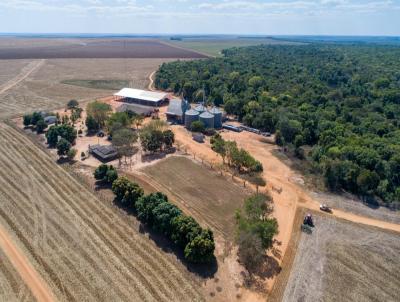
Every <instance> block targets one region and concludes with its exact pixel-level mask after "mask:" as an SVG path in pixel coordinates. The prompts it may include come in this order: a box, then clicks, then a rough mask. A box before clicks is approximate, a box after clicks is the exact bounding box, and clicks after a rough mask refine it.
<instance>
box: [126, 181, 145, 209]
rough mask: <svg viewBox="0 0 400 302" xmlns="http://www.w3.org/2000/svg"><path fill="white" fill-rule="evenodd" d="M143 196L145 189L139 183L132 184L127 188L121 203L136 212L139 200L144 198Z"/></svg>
mask: <svg viewBox="0 0 400 302" xmlns="http://www.w3.org/2000/svg"><path fill="white" fill-rule="evenodd" d="M143 195H144V191H143V189H142V188H141V187H140V186H139V185H138V184H137V183H134V182H130V183H128V184H127V186H126V191H125V194H124V196H123V198H122V200H121V201H122V203H124V204H126V205H127V206H128V207H130V208H132V209H134V210H136V202H137V201H138V200H139V198H141V197H143Z"/></svg>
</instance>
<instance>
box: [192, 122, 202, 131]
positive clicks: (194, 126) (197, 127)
mask: <svg viewBox="0 0 400 302" xmlns="http://www.w3.org/2000/svg"><path fill="white" fill-rule="evenodd" d="M205 129H206V128H205V126H204V123H203V122H201V121H194V122H193V123H192V124H191V125H190V131H193V132H204V130H205Z"/></svg>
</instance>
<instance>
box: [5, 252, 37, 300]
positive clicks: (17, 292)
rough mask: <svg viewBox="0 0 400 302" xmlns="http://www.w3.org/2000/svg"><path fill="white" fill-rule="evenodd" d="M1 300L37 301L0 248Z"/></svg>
mask: <svg viewBox="0 0 400 302" xmlns="http://www.w3.org/2000/svg"><path fill="white" fill-rule="evenodd" d="M0 263H1V266H0V300H1V301H25V302H31V301H36V300H35V298H34V297H33V295H32V293H31V291H30V290H29V288H28V287H27V286H26V285H25V283H24V282H23V281H22V280H21V277H20V275H19V274H18V272H17V271H16V270H15V269H14V266H13V265H12V264H11V262H10V261H9V260H8V258H7V256H6V255H5V254H4V253H3V251H2V250H1V249H0Z"/></svg>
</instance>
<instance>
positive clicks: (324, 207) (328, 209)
mask: <svg viewBox="0 0 400 302" xmlns="http://www.w3.org/2000/svg"><path fill="white" fill-rule="evenodd" d="M319 209H320V210H321V211H324V212H327V213H332V209H331V208H330V207H328V206H327V205H326V204H321V205H320V206H319Z"/></svg>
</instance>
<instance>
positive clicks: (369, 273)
mask: <svg viewBox="0 0 400 302" xmlns="http://www.w3.org/2000/svg"><path fill="white" fill-rule="evenodd" d="M315 223H316V227H315V228H314V230H313V233H312V234H302V235H301V240H300V243H299V246H298V250H297V254H296V258H295V261H294V265H293V267H292V272H291V274H290V278H289V282H288V284H287V286H286V290H285V293H284V299H283V301H393V302H394V301H399V299H400V292H399V288H400V260H399V257H398V251H399V250H400V235H399V234H396V233H391V232H385V231H381V230H379V229H376V228H371V227H367V226H362V225H357V224H353V223H350V222H344V221H342V220H337V219H334V218H331V217H329V216H327V215H323V216H320V215H317V216H316V221H315Z"/></svg>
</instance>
